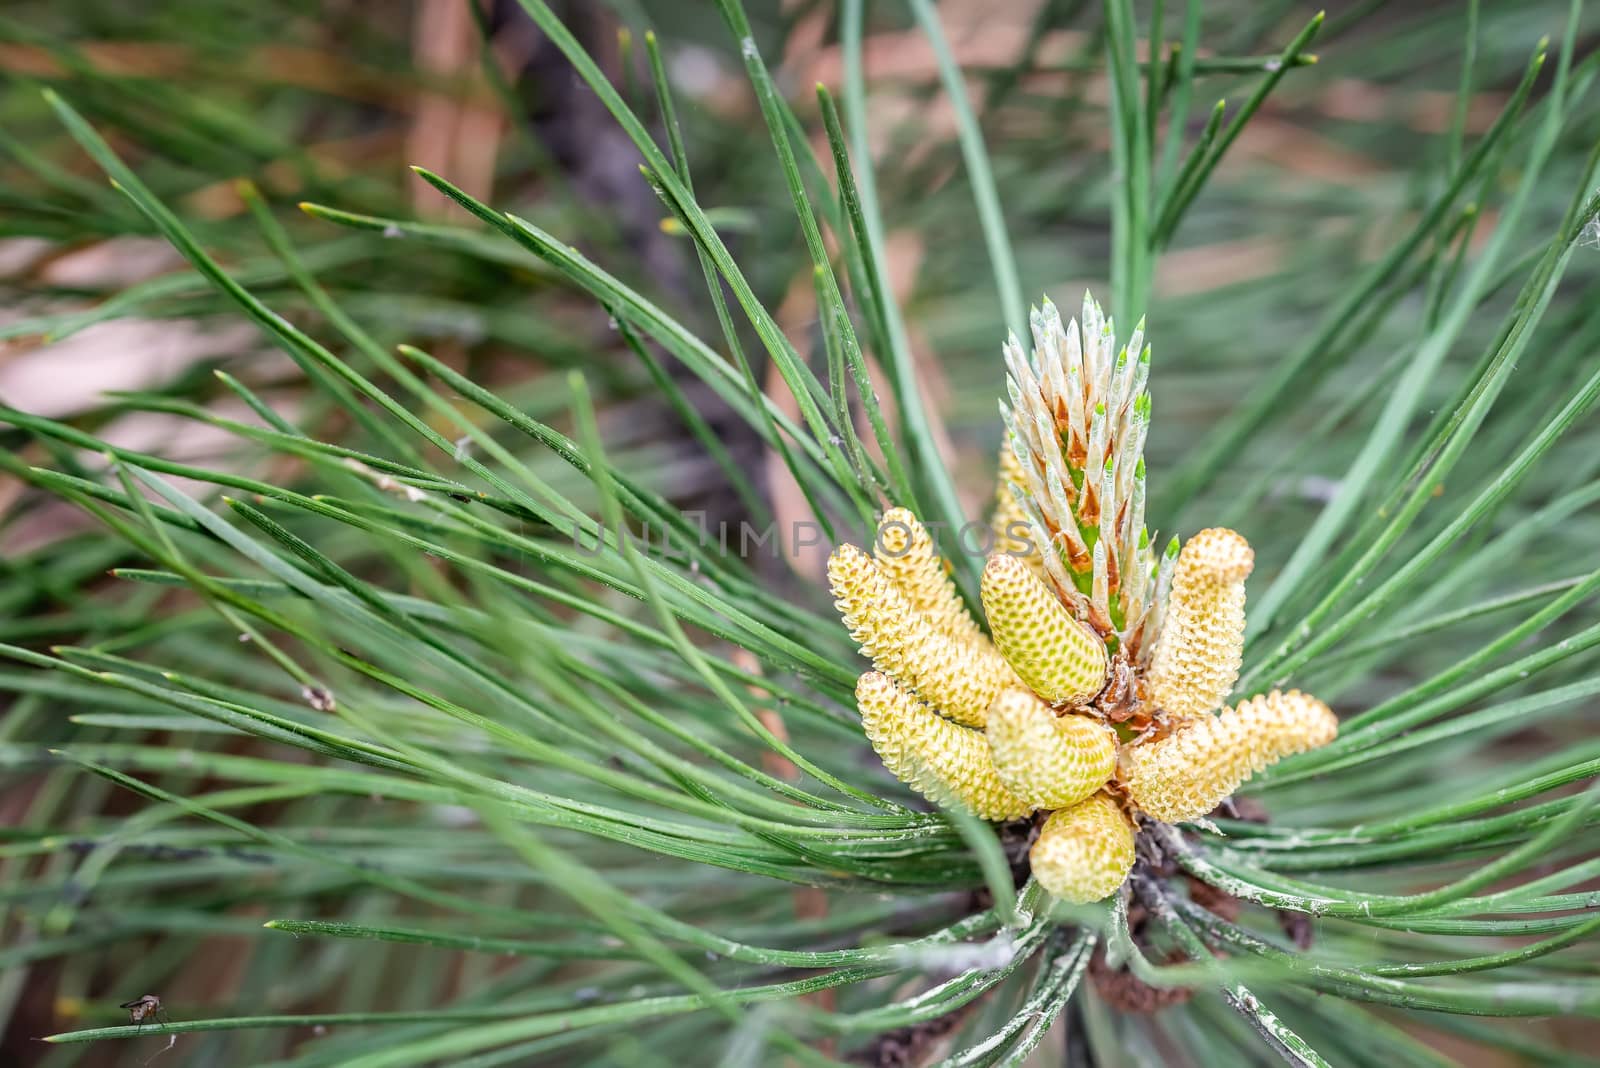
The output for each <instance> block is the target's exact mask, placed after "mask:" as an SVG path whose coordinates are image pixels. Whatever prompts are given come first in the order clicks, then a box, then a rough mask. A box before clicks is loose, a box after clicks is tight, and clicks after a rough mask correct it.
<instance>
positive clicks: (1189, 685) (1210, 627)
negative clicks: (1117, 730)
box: [1149, 527, 1255, 716]
mask: <svg viewBox="0 0 1600 1068" xmlns="http://www.w3.org/2000/svg"><path fill="white" fill-rule="evenodd" d="M1254 566H1255V553H1254V552H1253V551H1252V550H1251V548H1250V543H1249V542H1247V541H1245V540H1244V538H1242V537H1240V536H1239V535H1238V534H1236V533H1234V532H1233V531H1231V530H1228V529H1226V528H1223V527H1211V528H1208V529H1206V530H1202V531H1200V533H1198V534H1196V535H1195V536H1194V537H1192V538H1190V539H1189V540H1188V542H1187V543H1185V544H1184V546H1183V550H1182V551H1181V552H1179V553H1178V564H1177V568H1176V570H1175V571H1174V572H1173V576H1172V592H1171V594H1170V595H1169V597H1168V601H1167V608H1166V614H1165V617H1164V619H1163V622H1162V624H1161V636H1160V638H1159V643H1158V644H1157V646H1156V651H1155V658H1154V659H1153V660H1152V662H1151V664H1150V675H1149V685H1150V697H1151V700H1152V701H1153V702H1154V703H1155V705H1156V707H1158V708H1162V709H1165V710H1166V711H1168V712H1171V713H1173V714H1174V715H1178V716H1198V715H1203V714H1205V713H1207V712H1213V711H1215V710H1216V709H1217V708H1218V707H1219V706H1221V704H1222V702H1223V699H1224V698H1226V697H1227V696H1228V691H1230V690H1232V689H1233V684H1234V681H1235V680H1236V679H1238V677H1239V660H1240V657H1241V656H1242V655H1243V651H1244V580H1245V579H1246V578H1247V577H1249V575H1250V570H1251V568H1253V567H1254Z"/></svg>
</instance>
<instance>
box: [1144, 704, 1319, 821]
mask: <svg viewBox="0 0 1600 1068" xmlns="http://www.w3.org/2000/svg"><path fill="white" fill-rule="evenodd" d="M1338 732H1339V721H1338V720H1337V719H1336V718H1335V717H1334V714H1333V712H1332V711H1331V710H1330V709H1329V708H1328V706H1327V705H1325V704H1323V703H1322V702H1321V701H1319V700H1317V699H1316V698H1315V697H1312V696H1310V695H1308V694H1303V693H1301V692H1300V691H1299V690H1290V691H1289V692H1288V693H1279V692H1278V691H1277V690H1274V691H1272V692H1271V693H1269V694H1264V695H1262V696H1260V697H1254V698H1251V699H1250V700H1248V701H1244V702H1241V703H1240V704H1239V705H1238V707H1236V708H1230V709H1224V710H1223V712H1222V713H1221V714H1220V715H1216V716H1201V717H1199V718H1197V719H1195V720H1193V721H1192V722H1190V723H1188V724H1186V725H1184V726H1182V727H1180V728H1178V730H1177V731H1176V732H1175V733H1173V734H1170V735H1168V736H1167V737H1165V738H1163V739H1161V740H1160V741H1157V742H1153V743H1151V744H1149V745H1139V746H1134V747H1132V748H1131V749H1130V750H1128V752H1127V754H1126V757H1125V759H1124V769H1123V783H1124V785H1125V786H1126V787H1127V790H1128V796H1129V797H1130V798H1132V799H1133V801H1134V803H1135V804H1137V805H1138V806H1139V807H1140V808H1141V809H1143V810H1144V811H1145V812H1146V813H1147V814H1148V815H1150V816H1152V817H1154V818H1155V819H1158V820H1165V821H1167V822H1172V821H1175V820H1190V819H1197V818H1198V817H1200V816H1204V815H1205V814H1206V813H1208V812H1210V811H1211V810H1212V809H1214V808H1216V807H1217V805H1218V804H1220V803H1221V802H1222V800H1223V798H1225V797H1227V796H1228V795H1229V794H1231V793H1233V792H1234V791H1235V790H1237V789H1238V788H1239V786H1240V784H1241V783H1243V782H1244V781H1245V780H1246V779H1248V778H1250V776H1251V775H1253V774H1255V773H1256V772H1258V771H1261V770H1262V769H1264V768H1266V767H1267V766H1268V765H1271V764H1274V763H1276V762H1277V761H1278V760H1280V759H1282V758H1283V757H1286V756H1288V755H1290V754H1291V753H1303V752H1305V751H1306V750H1308V749H1314V748H1316V747H1317V746H1319V745H1326V744H1327V743H1328V742H1330V741H1332V740H1333V738H1334V736H1335V735H1336V734H1338Z"/></svg>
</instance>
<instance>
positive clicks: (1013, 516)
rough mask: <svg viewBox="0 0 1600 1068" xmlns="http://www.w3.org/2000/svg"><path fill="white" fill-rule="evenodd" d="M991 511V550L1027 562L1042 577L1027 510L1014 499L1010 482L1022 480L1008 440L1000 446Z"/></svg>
mask: <svg viewBox="0 0 1600 1068" xmlns="http://www.w3.org/2000/svg"><path fill="white" fill-rule="evenodd" d="M995 482H996V486H995V493H994V515H993V516H991V517H990V518H989V528H990V529H991V530H993V531H994V551H995V552H996V553H999V554H1001V555H1004V556H1014V557H1016V558H1018V559H1020V560H1021V561H1022V562H1023V563H1024V564H1026V565H1027V566H1028V570H1029V571H1031V572H1033V574H1034V576H1035V577H1037V578H1038V579H1039V580H1040V581H1041V582H1043V581H1045V570H1044V560H1043V559H1042V558H1041V556H1040V549H1039V548H1038V547H1036V546H1035V545H1034V544H1033V535H1032V533H1031V532H1029V533H1024V532H1025V531H1030V526H1031V524H1030V523H1029V521H1028V513H1027V512H1026V511H1024V510H1023V507H1022V505H1021V504H1020V503H1018V501H1017V495H1016V494H1015V493H1013V492H1012V491H1011V487H1012V486H1022V487H1023V488H1026V485H1025V484H1024V482H1023V480H1022V464H1021V463H1019V462H1018V461H1017V454H1016V452H1015V451H1014V450H1013V449H1012V448H1011V444H1010V442H1005V443H1003V444H1002V445H1001V446H1000V470H999V474H997V475H996V476H995Z"/></svg>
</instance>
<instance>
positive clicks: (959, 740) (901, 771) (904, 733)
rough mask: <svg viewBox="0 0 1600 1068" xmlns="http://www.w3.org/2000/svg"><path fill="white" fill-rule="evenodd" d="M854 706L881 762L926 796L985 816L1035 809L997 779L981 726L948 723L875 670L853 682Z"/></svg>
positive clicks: (995, 817)
mask: <svg viewBox="0 0 1600 1068" xmlns="http://www.w3.org/2000/svg"><path fill="white" fill-rule="evenodd" d="M856 706H857V707H858V708H859V709H860V710H861V726H862V729H863V730H865V731H866V735H867V739H868V740H869V741H870V742H871V743H872V748H873V749H875V750H876V751H877V753H878V756H879V757H880V758H882V760H883V764H884V767H886V768H888V769H889V771H890V772H892V773H893V774H894V776H895V778H897V779H899V780H900V781H901V782H903V783H906V784H908V785H909V786H911V788H912V789H914V790H916V791H917V792H918V793H920V794H922V795H923V796H924V797H926V798H928V799H929V800H932V801H936V802H939V803H941V804H960V805H963V806H965V807H966V808H967V809H969V810H970V811H971V812H972V813H973V814H974V815H976V816H977V817H978V818H980V819H986V820H1014V819H1020V818H1022V817H1023V816H1026V815H1028V814H1029V813H1030V812H1032V811H1033V806H1032V805H1030V804H1028V802H1026V801H1024V800H1022V799H1021V798H1019V797H1017V796H1016V795H1015V794H1013V793H1012V792H1011V791H1009V790H1007V789H1006V788H1005V785H1004V784H1003V783H1002V782H1001V781H1000V774H999V772H998V771H996V770H995V766H994V761H993V760H992V759H991V758H990V756H989V743H988V742H987V741H985V740H984V737H983V732H982V731H976V730H973V729H972V728H970V727H963V726H960V725H959V724H956V723H952V722H950V721H949V720H947V719H945V718H944V717H943V716H940V715H938V714H937V713H935V712H934V711H933V710H932V709H930V708H928V707H927V706H926V705H924V704H922V703H921V702H920V701H917V700H916V699H915V698H913V697H911V696H910V695H909V694H907V693H906V692H905V691H904V690H902V689H900V687H898V686H896V685H895V684H894V680H892V679H890V678H889V676H887V675H884V674H882V673H880V672H876V671H869V672H867V673H866V674H865V675H863V676H861V678H860V680H859V681H858V682H857V683H856Z"/></svg>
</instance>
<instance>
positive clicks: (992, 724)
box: [984, 689, 1117, 808]
mask: <svg viewBox="0 0 1600 1068" xmlns="http://www.w3.org/2000/svg"><path fill="white" fill-rule="evenodd" d="M984 733H986V734H987V735H988V736H989V751H990V753H991V754H992V755H993V757H994V766H995V768H996V769H998V771H999V772H1000V781H1001V782H1003V783H1005V785H1006V788H1007V789H1009V790H1010V791H1011V792H1012V793H1014V794H1016V795H1017V796H1018V797H1020V798H1022V799H1023V800H1024V801H1027V802H1028V803H1030V804H1032V805H1034V806H1036V807H1038V808H1066V807H1067V806H1068V805H1075V804H1077V803H1078V802H1079V801H1082V800H1083V799H1084V798H1086V797H1088V796H1089V795H1090V794H1092V793H1094V792H1095V791H1096V790H1098V789H1100V787H1102V786H1104V785H1105V784H1106V780H1108V779H1110V778H1111V774H1112V772H1113V771H1115V770H1116V764H1117V737H1116V734H1115V733H1114V732H1113V731H1112V730H1111V728H1110V727H1107V726H1106V725H1105V724H1103V723H1101V722H1100V721H1099V720H1095V719H1091V718H1089V717H1088V716H1078V715H1073V714H1071V713H1068V714H1067V715H1064V716H1058V715H1056V714H1055V710H1054V709H1052V708H1051V707H1050V706H1049V705H1047V704H1045V703H1044V702H1043V701H1040V700H1039V699H1038V698H1037V697H1035V696H1034V695H1033V694H1031V693H1029V692H1028V691H1027V690H1020V689H1019V690H1007V691H1005V692H1004V693H1002V694H1001V695H1000V696H999V697H997V698H995V700H994V704H992V705H990V706H989V723H988V725H987V726H986V727H985V728H984Z"/></svg>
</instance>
